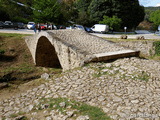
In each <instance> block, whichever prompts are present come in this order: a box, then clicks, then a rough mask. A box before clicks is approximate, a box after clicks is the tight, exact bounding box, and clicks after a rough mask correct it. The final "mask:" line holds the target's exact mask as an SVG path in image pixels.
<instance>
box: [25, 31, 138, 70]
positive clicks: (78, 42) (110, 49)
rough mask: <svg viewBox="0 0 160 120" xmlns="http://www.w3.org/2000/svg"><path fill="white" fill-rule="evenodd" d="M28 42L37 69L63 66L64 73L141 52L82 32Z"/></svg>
mask: <svg viewBox="0 0 160 120" xmlns="http://www.w3.org/2000/svg"><path fill="white" fill-rule="evenodd" d="M25 41H26V43H27V46H28V48H29V50H30V52H31V54H32V57H33V61H34V63H35V64H36V65H37V66H42V67H56V68H57V67H61V68H63V70H68V69H73V68H75V67H80V66H83V65H84V64H85V63H88V62H92V61H104V60H109V59H115V58H119V57H128V56H137V55H139V51H135V50H130V49H128V48H126V47H123V46H119V45H117V44H115V43H113V42H111V41H108V40H105V39H102V38H99V37H97V36H94V35H91V34H89V33H86V32H85V31H81V30H52V31H44V32H40V33H37V34H35V35H33V36H28V37H26V39H25Z"/></svg>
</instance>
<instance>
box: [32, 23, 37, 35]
mask: <svg viewBox="0 0 160 120" xmlns="http://www.w3.org/2000/svg"><path fill="white" fill-rule="evenodd" d="M33 30H34V32H35V33H36V32H37V24H36V23H34V25H33Z"/></svg>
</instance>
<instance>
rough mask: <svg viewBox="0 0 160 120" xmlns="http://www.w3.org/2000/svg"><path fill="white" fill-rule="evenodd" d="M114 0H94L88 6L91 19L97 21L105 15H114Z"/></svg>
mask: <svg viewBox="0 0 160 120" xmlns="http://www.w3.org/2000/svg"><path fill="white" fill-rule="evenodd" d="M111 9H112V0H92V1H91V3H90V6H89V8H88V11H89V14H90V19H91V20H92V22H93V23H97V22H99V21H101V20H102V19H103V16H104V15H106V16H109V17H111V16H112V10H111Z"/></svg>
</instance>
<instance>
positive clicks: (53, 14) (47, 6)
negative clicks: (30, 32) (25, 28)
mask: <svg viewBox="0 0 160 120" xmlns="http://www.w3.org/2000/svg"><path fill="white" fill-rule="evenodd" d="M33 14H34V19H35V21H36V22H54V23H57V22H58V20H59V19H60V15H61V12H60V4H59V2H57V0H34V2H33Z"/></svg>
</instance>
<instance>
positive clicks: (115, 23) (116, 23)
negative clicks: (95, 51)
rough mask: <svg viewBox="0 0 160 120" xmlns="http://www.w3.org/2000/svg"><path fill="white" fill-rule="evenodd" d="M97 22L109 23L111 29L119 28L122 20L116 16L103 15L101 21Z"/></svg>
mask: <svg viewBox="0 0 160 120" xmlns="http://www.w3.org/2000/svg"><path fill="white" fill-rule="evenodd" d="M99 23H100V24H106V25H109V28H110V29H111V30H119V28H120V26H121V23H122V20H121V19H120V18H118V17H117V16H113V17H108V16H103V21H100V22H99Z"/></svg>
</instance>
